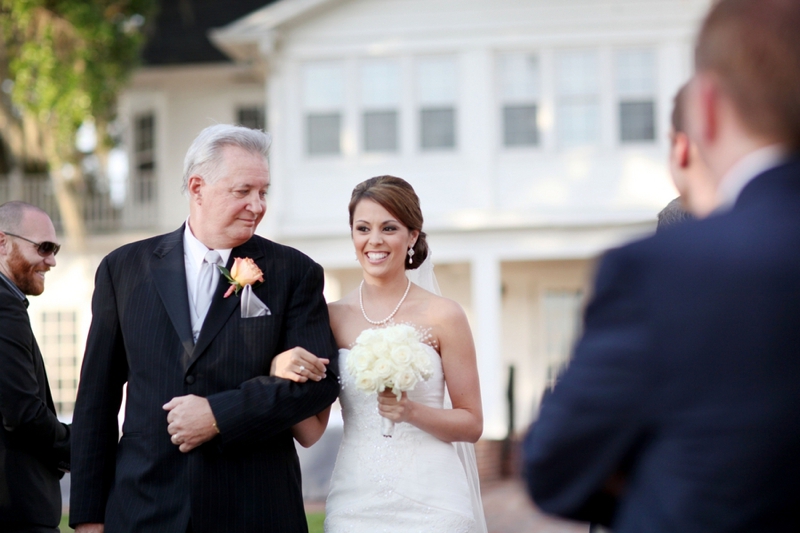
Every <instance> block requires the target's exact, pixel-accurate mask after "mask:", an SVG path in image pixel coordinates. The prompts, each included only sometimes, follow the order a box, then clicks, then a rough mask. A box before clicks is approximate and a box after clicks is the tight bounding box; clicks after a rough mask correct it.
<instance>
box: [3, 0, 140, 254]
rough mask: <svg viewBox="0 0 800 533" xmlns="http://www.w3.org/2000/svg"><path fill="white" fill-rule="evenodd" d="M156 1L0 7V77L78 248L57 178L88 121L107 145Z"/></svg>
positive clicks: (70, 208)
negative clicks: (43, 163)
mask: <svg viewBox="0 0 800 533" xmlns="http://www.w3.org/2000/svg"><path fill="white" fill-rule="evenodd" d="M154 9H155V0H0V32H2V36H1V37H2V38H1V39H0V73H3V74H5V75H6V76H8V78H9V79H10V80H12V81H13V88H12V90H11V99H12V102H13V105H14V106H15V108H16V113H17V115H19V116H18V117H16V118H17V123H18V124H20V127H23V128H25V127H28V128H35V129H36V130H37V131H36V132H35V134H34V135H31V134H30V132H27V133H26V134H25V135H23V137H27V138H30V137H33V138H36V139H38V140H39V142H40V143H41V149H42V152H43V153H44V156H45V158H46V160H47V163H48V166H49V169H50V174H51V178H52V179H53V185H54V188H55V191H56V196H57V198H58V203H59V209H60V211H61V214H62V220H63V222H64V226H65V230H66V231H67V234H68V235H69V236H70V237H71V238H75V239H76V240H77V241H78V242H81V241H82V240H83V236H84V233H85V232H84V229H83V219H82V216H80V207H79V204H80V198H77V196H76V195H75V192H74V190H72V189H71V188H70V187H69V185H68V184H67V183H66V182H65V180H64V178H63V176H61V169H62V168H63V167H64V164H66V163H74V162H75V161H76V158H77V155H78V154H77V153H76V150H75V133H76V131H77V129H78V128H79V127H80V125H81V124H82V123H83V122H84V121H86V120H93V121H94V123H95V125H96V128H97V131H98V137H99V140H100V141H101V142H104V143H106V144H107V142H108V141H107V135H106V127H107V125H108V124H109V123H110V122H111V121H112V120H113V118H114V114H115V104H116V98H117V95H118V94H119V92H120V91H121V90H122V89H123V88H124V87H125V84H126V83H127V81H128V77H129V74H130V73H131V72H132V70H133V68H134V67H135V66H136V65H137V62H138V59H139V50H140V47H141V45H142V44H143V41H144V32H143V23H144V22H145V21H146V20H147V19H148V18H149V17H150V16H151V15H152V14H153V11H154Z"/></svg>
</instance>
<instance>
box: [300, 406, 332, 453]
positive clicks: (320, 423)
mask: <svg viewBox="0 0 800 533" xmlns="http://www.w3.org/2000/svg"><path fill="white" fill-rule="evenodd" d="M330 414H331V407H330V406H328V407H327V408H326V409H325V410H324V411H322V412H321V413H317V414H316V415H315V416H312V417H309V418H306V419H305V420H303V421H302V422H298V423H297V424H295V425H294V426H292V436H293V437H294V439H295V440H296V441H297V442H299V443H300V446H302V447H303V448H308V447H309V446H311V445H313V444H315V443H316V442H317V441H318V440H319V439H320V437H322V434H323V433H325V428H326V427H328V417H329V416H330Z"/></svg>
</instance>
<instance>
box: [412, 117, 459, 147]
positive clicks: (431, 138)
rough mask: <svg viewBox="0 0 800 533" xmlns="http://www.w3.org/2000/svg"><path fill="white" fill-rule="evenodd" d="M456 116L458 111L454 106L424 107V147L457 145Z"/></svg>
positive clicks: (422, 134)
mask: <svg viewBox="0 0 800 533" xmlns="http://www.w3.org/2000/svg"><path fill="white" fill-rule="evenodd" d="M455 118H456V112H455V110H454V109H453V108H440V109H422V110H421V111H420V126H421V130H422V131H421V136H420V137H421V146H422V149H423V150H435V149H438V148H453V147H455V145H456V135H455V131H456V128H455Z"/></svg>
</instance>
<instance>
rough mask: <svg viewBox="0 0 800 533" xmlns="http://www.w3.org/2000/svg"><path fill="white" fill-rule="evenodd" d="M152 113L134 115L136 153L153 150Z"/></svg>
mask: <svg viewBox="0 0 800 533" xmlns="http://www.w3.org/2000/svg"><path fill="white" fill-rule="evenodd" d="M153 121H154V119H153V114H152V113H147V114H144V115H139V116H137V117H136V153H137V154H140V153H142V152H150V151H152V150H153Z"/></svg>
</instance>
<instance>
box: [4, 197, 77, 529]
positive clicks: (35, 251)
mask: <svg viewBox="0 0 800 533" xmlns="http://www.w3.org/2000/svg"><path fill="white" fill-rule="evenodd" d="M55 241H56V232H55V229H54V228H53V223H52V221H51V220H50V217H49V216H47V213H45V212H44V211H42V210H41V209H39V208H38V207H34V206H32V205H29V204H26V203H23V202H8V203H5V204H3V205H0V416H2V422H3V423H2V428H0V531H4V532H22V531H25V532H37V533H38V532H45V531H58V524H59V522H60V520H61V489H60V486H59V482H58V480H59V479H60V478H61V477H62V476H63V475H64V474H63V471H65V470H68V469H69V460H70V427H69V426H68V425H66V424H62V423H61V422H59V421H58V418H56V412H55V407H54V405H53V398H52V396H51V394H50V386H49V385H48V382H47V374H46V373H45V368H44V361H43V360H42V354H41V353H40V351H39V346H38V345H37V343H36V339H35V338H34V336H33V331H32V330H31V323H30V319H29V318H28V309H27V308H28V299H27V296H38V295H39V294H42V292H43V291H44V280H45V274H46V273H47V271H48V270H50V269H51V268H52V267H54V266H55V265H56V259H55V255H56V254H57V253H58V250H59V248H60V246H59V245H58V244H56V243H55Z"/></svg>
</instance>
